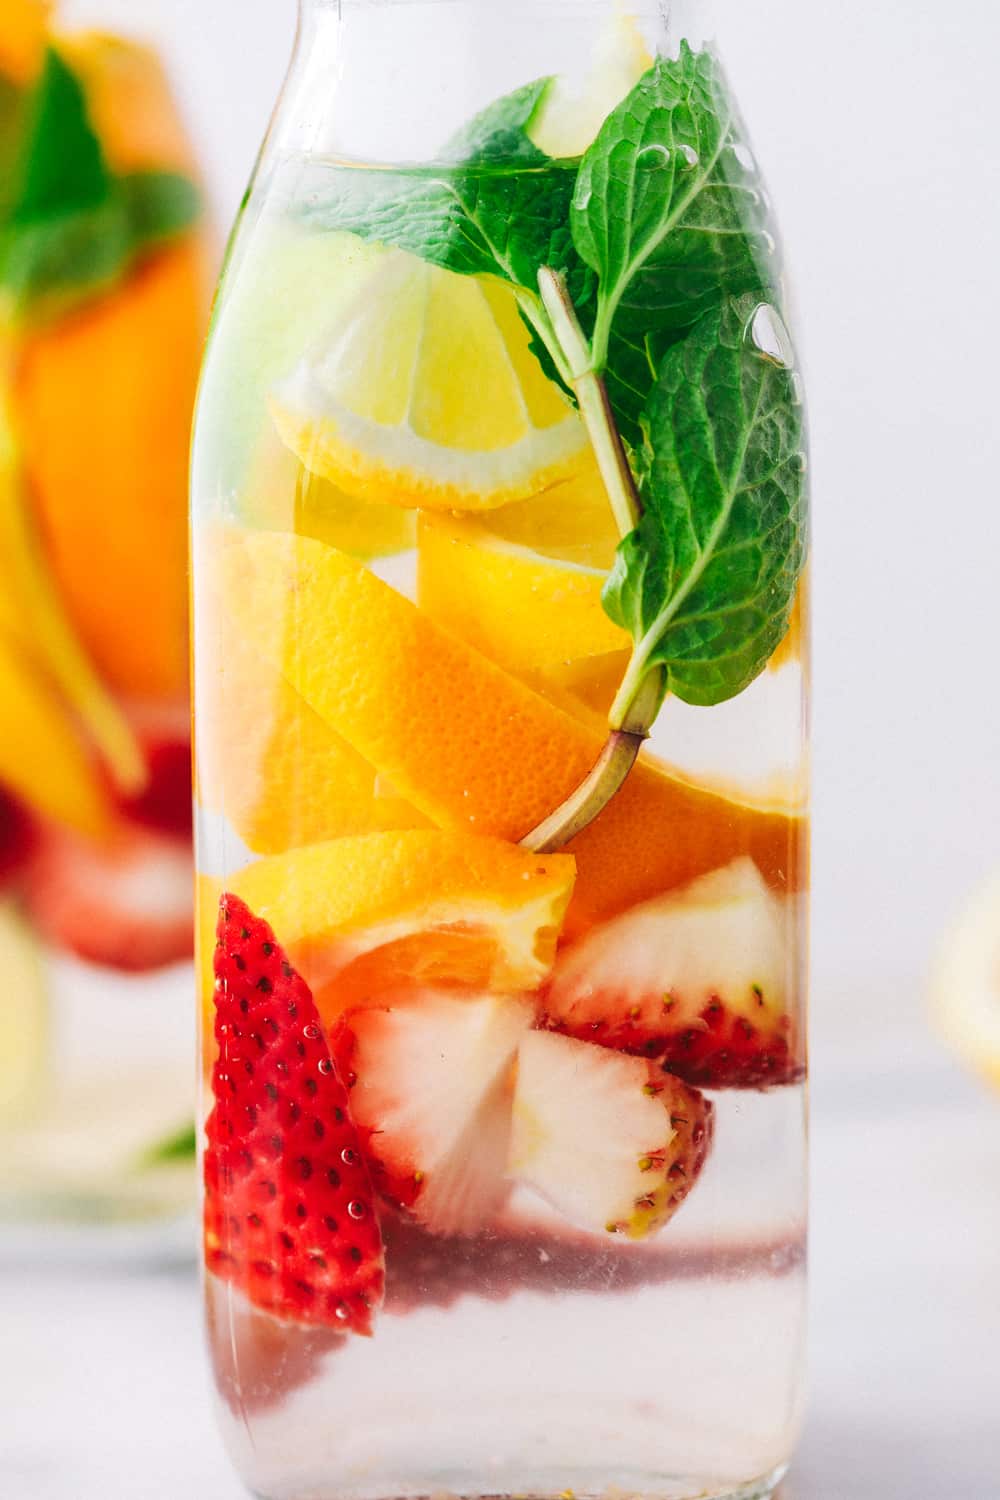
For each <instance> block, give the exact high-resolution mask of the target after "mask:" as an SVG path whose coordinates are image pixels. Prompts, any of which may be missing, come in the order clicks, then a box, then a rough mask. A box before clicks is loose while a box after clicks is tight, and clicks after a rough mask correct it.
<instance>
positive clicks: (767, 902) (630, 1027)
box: [544, 859, 804, 1088]
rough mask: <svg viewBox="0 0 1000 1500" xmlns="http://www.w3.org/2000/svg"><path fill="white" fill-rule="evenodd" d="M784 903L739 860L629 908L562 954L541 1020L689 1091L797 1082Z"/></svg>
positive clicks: (788, 911) (787, 904)
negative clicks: (657, 1070)
mask: <svg viewBox="0 0 1000 1500" xmlns="http://www.w3.org/2000/svg"><path fill="white" fill-rule="evenodd" d="M794 921H795V916H794V912H793V909H792V906H791V898H783V897H780V896H776V895H775V894H774V892H773V891H772V890H771V889H770V888H769V887H768V886H767V884H766V883H765V881H764V879H763V877H762V876H761V874H760V871H759V870H758V869H757V866H756V865H755V864H754V863H753V861H752V860H750V859H738V860H735V861H734V862H733V863H732V864H731V865H727V866H725V868H723V869H721V870H715V871H713V872H712V873H711V874H709V875H703V876H701V877H700V878H699V879H698V880H695V881H692V883H691V884H690V885H688V886H685V887H684V889H683V890H680V891H677V892H673V893H671V894H670V895H669V896H663V897H661V898H659V899H658V900H655V901H648V902H646V903H644V904H643V905H642V906H637V907H634V908H633V909H632V910H631V911H629V912H626V913H625V914H624V915H623V916H620V917H617V918H616V919H615V920H614V921H612V922H608V923H606V924H605V925H604V926H603V927H600V928H597V929H596V930H595V931H593V932H591V933H590V934H589V935H588V936H587V937H586V938H584V939H583V941H582V942H580V943H577V944H575V945H574V946H573V947H572V948H569V949H567V950H566V952H565V953H564V954H563V955H562V956H561V958H560V960H559V962H558V963H557V964H556V968H555V971H554V973H553V975H552V977H551V980H550V982H549V987H548V992H547V994H546V996H545V1000H544V1006H545V1010H546V1013H547V1014H546V1024H547V1025H548V1026H549V1027H551V1028H552V1029H553V1030H556V1031H561V1032H565V1033H566V1034H568V1035H570V1036H575V1037H579V1038H581V1039H582V1040H585V1041H589V1042H598V1043H599V1044H600V1045H601V1046H603V1047H613V1048H616V1049H618V1050H620V1051H623V1052H636V1053H642V1055H643V1056H645V1057H655V1058H658V1059H660V1060H661V1061H662V1065H663V1067H664V1068H665V1069H666V1071H667V1072H669V1073H674V1074H676V1075H677V1076H678V1077H679V1078H683V1079H684V1080H685V1082H687V1083H691V1084H696V1085H698V1087H699V1088H767V1087H769V1086H770V1085H773V1084H779V1083H791V1082H794V1081H795V1080H796V1079H798V1078H800V1077H801V1076H802V1073H803V1071H804V1058H803V1056H802V1050H801V1046H802V1041H801V1037H800V1036H799V1034H798V1032H797V1030H796V1017H795V999H796V977H797V975H796V969H797V956H796V953H795V949H794V946H793V943H792V936H793V932H794Z"/></svg>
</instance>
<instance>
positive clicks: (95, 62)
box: [59, 31, 194, 172]
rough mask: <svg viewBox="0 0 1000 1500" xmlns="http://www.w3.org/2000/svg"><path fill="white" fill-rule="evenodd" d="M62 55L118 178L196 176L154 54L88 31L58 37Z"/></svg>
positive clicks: (187, 144)
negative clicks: (145, 173)
mask: <svg viewBox="0 0 1000 1500" xmlns="http://www.w3.org/2000/svg"><path fill="white" fill-rule="evenodd" d="M59 50H60V52H62V53H63V55H64V56H65V58H66V61H67V62H68V63H69V64H70V66H71V67H72V69H73V71H74V72H75V73H76V75H77V77H78V78H79V79H80V82H81V83H82V84H83V87H84V91H85V93H86V95H87V108H88V111H89V114H90V120H91V123H92V125H93V127H94V129H95V130H96V132H97V134H98V136H99V137H100V141H101V146H102V148H103V150H104V154H105V156H106V157H107V159H108V162H109V163H110V165H111V166H112V167H113V168H114V170H115V171H116V172H133V171H136V170H138V169H140V168H143V167H157V168H159V169H160V170H162V171H173V172H190V171H191V170H192V168H193V166H194V153H193V151H192V149H191V143H190V141H189V140H188V137H187V133H186V132H185V130H184V127H183V125H182V123H181V119H180V116H179V114H178V112H177V110H176V108H175V107H174V102H173V99H172V97H171V93H170V85H169V83H168V81H167V75H166V72H165V70H164V67H163V64H162V63H161V62H160V59H159V58H158V57H157V55H156V53H155V52H153V51H152V49H151V48H149V47H142V46H139V45H138V44H137V43H135V42H131V41H128V42H127V41H123V40H122V39H121V38H120V37H115V36H109V35H108V34H107V33H105V32H100V31H86V32H82V33H76V34H74V35H72V36H66V37H60V38H59Z"/></svg>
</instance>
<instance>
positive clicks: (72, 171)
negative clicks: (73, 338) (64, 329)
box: [0, 47, 201, 321]
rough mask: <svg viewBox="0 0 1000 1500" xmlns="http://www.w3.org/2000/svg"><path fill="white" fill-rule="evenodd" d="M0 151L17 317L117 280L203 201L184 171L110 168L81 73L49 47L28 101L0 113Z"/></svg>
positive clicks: (6, 275) (1, 229)
mask: <svg viewBox="0 0 1000 1500" xmlns="http://www.w3.org/2000/svg"><path fill="white" fill-rule="evenodd" d="M4 103H5V100H4V98H3V97H0V108H2V106H3V105H4ZM8 122H10V123H8ZM4 126H6V128H4ZM0 152H6V153H7V155H8V159H9V162H10V166H9V176H8V180H9V181H10V184H11V186H10V191H9V192H8V194H6V195H5V201H4V200H3V199H0V288H2V294H3V300H4V303H5V310H6V313H7V315H8V316H10V317H12V318H13V319H15V320H18V321H35V320H37V319H39V318H45V317H47V316H51V315H54V314H58V313H62V312H64V311H66V310H67V309H68V308H70V307H72V306H74V305H76V304H78V303H79V302H81V301H83V300H86V299H87V298H88V297H90V296H93V295H96V294H98V293H99V292H101V291H103V290H106V289H107V288H108V287H110V286H113V285H114V284H115V282H116V281H118V280H119V279H120V278H121V277H122V276H123V275H125V274H126V272H127V271H128V270H129V268H130V267H131V266H132V264H133V263H134V262H135V261H136V260H137V259H138V258H139V257H141V256H142V255H144V254H146V253H148V252H149V251H150V250H152V249H154V248H155V247H156V246H158V245H160V244H162V243H164V242H166V241H167V240H169V239H171V238H173V237H174V236H176V235H178V234H181V233H183V232H184V230H186V229H187V228H189V227H190V226H191V225H192V224H193V223H194V222H195V221H196V220H197V218H198V216H199V213H200V211H201V204H200V195H199V193H198V189H197V187H196V186H195V184H194V183H193V182H192V181H190V179H189V178H187V177H185V176H183V175H182V174H180V173H172V172H153V171H150V172H132V173H129V174H127V175H125V176H120V175H118V174H116V173H114V172H113V171H112V170H111V168H110V167H109V165H108V163H107V161H106V159H105V155H104V152H103V150H102V148H101V143H100V141H99V140H98V138H97V135H96V134H95V132H94V130H93V128H92V126H91V123H90V119H89V116H88V112H87V101H86V96H85V94H84V91H83V88H82V86H81V84H80V81H79V79H78V78H77V77H76V75H75V73H74V72H73V71H72V69H71V68H70V67H69V66H68V64H67V63H66V62H65V60H64V59H63V58H62V57H61V56H60V54H59V53H58V52H57V51H56V50H55V49H54V48H52V47H50V48H49V49H48V51H47V53H46V57H45V64H44V67H43V69H42V74H41V77H40V79H39V81H38V83H37V85H36V86H35V88H34V90H33V91H32V93H31V95H30V96H29V97H28V99H27V100H26V102H23V103H21V104H20V105H19V106H17V107H15V106H14V105H13V104H12V103H8V105H7V109H6V110H5V111H4V112H3V113H2V114H0ZM3 165H4V162H3V160H2V158H0V167H2V166H3Z"/></svg>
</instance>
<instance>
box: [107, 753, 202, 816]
mask: <svg viewBox="0 0 1000 1500" xmlns="http://www.w3.org/2000/svg"><path fill="white" fill-rule="evenodd" d="M143 751H144V754H145V759H146V769H147V772H148V774H149V780H148V782H147V783H146V786H145V787H144V788H143V790H142V791H141V792H139V793H138V795H137V796H135V797H128V798H121V799H119V803H118V805H119V807H120V808H121V811H122V813H123V814H124V816H125V817H126V818H127V819H128V820H129V821H130V822H132V823H138V824H141V826H142V827H143V828H150V829H152V830H153V832H154V833H165V834H173V836H174V837H175V838H178V839H186V840H188V841H190V839H191V834H192V824H193V812H192V802H191V742H190V740H189V739H188V738H187V737H186V736H184V737H180V738H177V739H154V738H146V739H144V740H143Z"/></svg>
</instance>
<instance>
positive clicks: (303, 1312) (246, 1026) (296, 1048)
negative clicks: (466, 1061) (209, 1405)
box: [205, 895, 385, 1334]
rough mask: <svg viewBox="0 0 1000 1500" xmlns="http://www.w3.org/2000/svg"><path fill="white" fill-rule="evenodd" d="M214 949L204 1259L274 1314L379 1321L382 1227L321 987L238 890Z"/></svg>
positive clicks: (349, 1327) (228, 900) (304, 1319)
mask: <svg viewBox="0 0 1000 1500" xmlns="http://www.w3.org/2000/svg"><path fill="white" fill-rule="evenodd" d="M214 963H215V1005H216V1011H215V1039H216V1042H217V1044H218V1057H217V1059H216V1062H215V1066H214V1068H213V1072H212V1089H213V1092H214V1096H215V1108H214V1109H213V1110H212V1113H211V1115H210V1116H209V1119H208V1122H207V1125H206V1127H205V1130H206V1135H207V1139H208V1147H207V1150H206V1153H205V1260H206V1264H207V1266H208V1269H209V1270H210V1271H214V1272H215V1274H216V1275H217V1276H219V1277H221V1278H223V1279H224V1280H226V1281H229V1282H231V1283H232V1284H233V1285H234V1286H236V1287H238V1288H239V1289H240V1290H241V1291H242V1292H243V1293H244V1294H245V1295H246V1297H247V1298H248V1300H249V1301H250V1302H251V1303H252V1304H253V1305H254V1306H256V1307H259V1308H261V1309H263V1310H264V1311H266V1312H270V1313H272V1314H273V1315H275V1316H276V1317H279V1318H282V1319H285V1320H288V1321H293V1322H298V1323H309V1324H319V1325H324V1326H328V1327H335V1328H340V1329H342V1330H343V1331H344V1332H345V1333H346V1332H354V1333H361V1334H370V1333H371V1331H372V1317H373V1314H374V1313H375V1312H376V1311H377V1310H378V1308H379V1307H380V1306H381V1303H382V1297H383V1292H384V1286H385V1261H384V1256H383V1250H382V1234H381V1229H380V1227H379V1222H378V1217H377V1214H376V1212H375V1207H374V1202H373V1193H372V1183H371V1178H370V1176H369V1173H368V1167H367V1165H366V1163H365V1159H364V1155H363V1153H362V1149H361V1141H360V1139H359V1136H358V1132H357V1130H356V1129H355V1126H354V1122H353V1120H352V1119H351V1113H350V1109H349V1107H348V1098H347V1091H346V1090H345V1088H344V1086H343V1084H342V1083H341V1081H340V1077H339V1074H338V1072H337V1069H336V1067H335V1066H334V1063H333V1060H332V1058H331V1056H330V1049H329V1047H328V1046H327V1043H326V1039H325V1037H324V1035H323V1029H322V1026H321V1024H320V1019H319V1013H318V1011H317V1009H316V1005H315V1002H314V1001H313V997H312V994H311V993H310V991H309V988H308V986H307V985H306V983H305V981H304V980H303V979H302V978H301V977H300V976H299V975H298V974H296V972H295V970H294V969H293V968H292V966H291V964H290V963H289V962H288V960H287V959H286V958H285V955H284V953H283V952H282V951H281V949H280V947H279V946H278V944H277V943H276V941H275V937H274V933H273V932H272V931H271V928H270V927H269V926H268V924H267V923H266V922H264V921H261V920H260V918H258V917H255V916H253V915H252V914H251V913H250V911H249V910H248V909H247V907H246V906H245V905H244V903H243V902H242V901H240V900H239V899H238V898H237V897H235V896H228V895H227V896H223V897H222V900H221V901H220V903H219V923H218V928H217V938H216V948H215V960H214Z"/></svg>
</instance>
